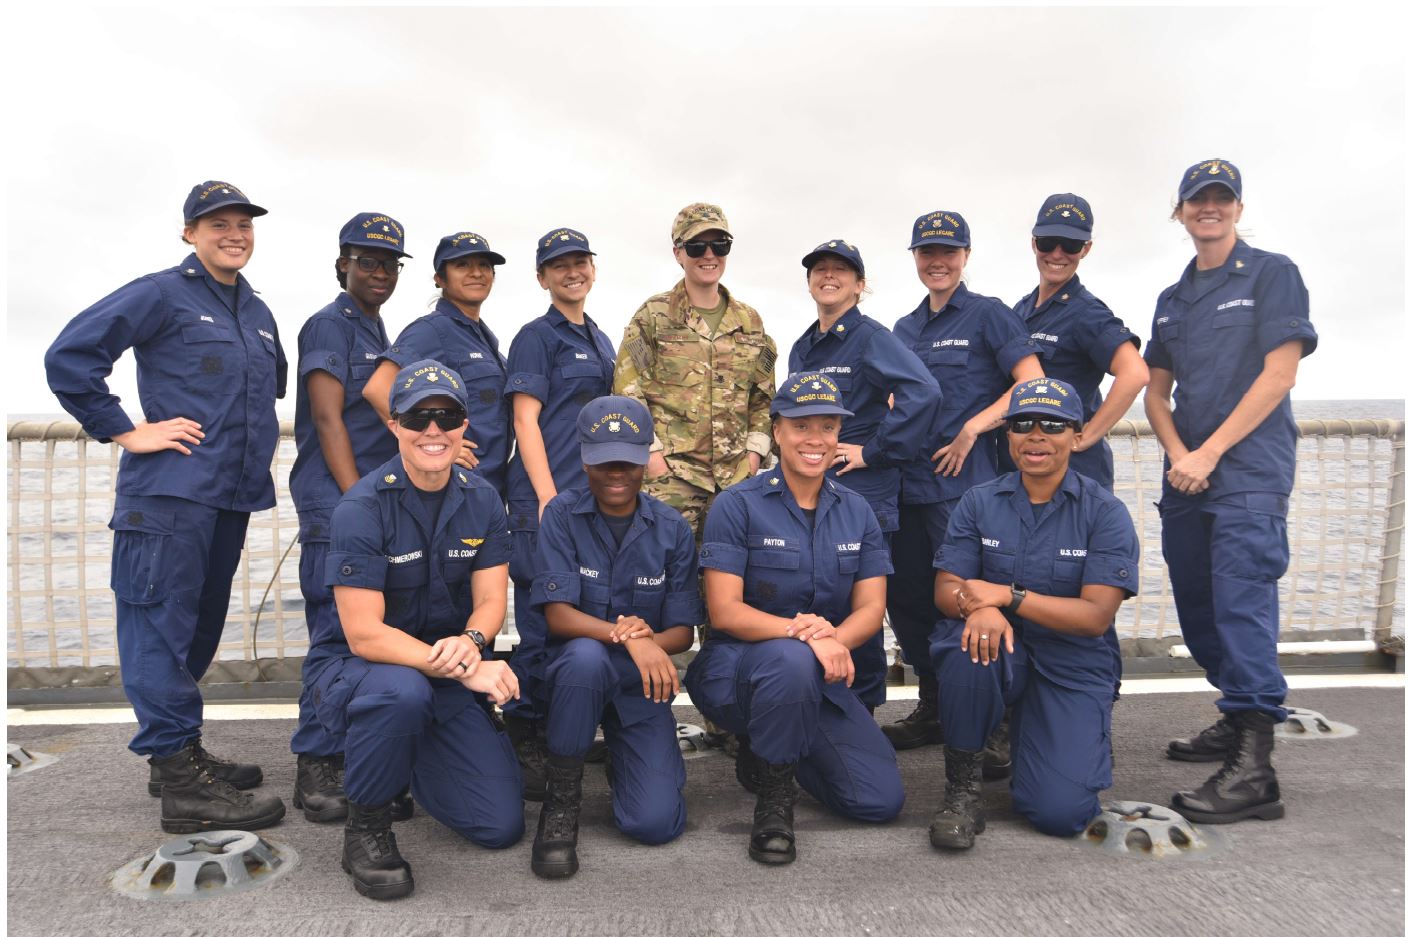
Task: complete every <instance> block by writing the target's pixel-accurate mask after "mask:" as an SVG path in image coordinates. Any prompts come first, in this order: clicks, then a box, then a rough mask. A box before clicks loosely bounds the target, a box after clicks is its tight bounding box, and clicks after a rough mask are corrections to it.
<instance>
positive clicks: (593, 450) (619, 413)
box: [577, 396, 655, 465]
mask: <svg viewBox="0 0 1408 937" xmlns="http://www.w3.org/2000/svg"><path fill="white" fill-rule="evenodd" d="M577 440H578V441H579V442H580V443H581V444H582V461H583V462H584V463H585V464H587V465H601V464H602V463H603V462H630V463H631V464H632V465H644V464H645V463H647V462H649V461H650V444H651V443H652V442H654V441H655V425H654V424H653V423H651V421H650V411H649V410H647V409H646V408H645V404H643V403H641V402H640V401H639V400H637V399H635V398H634V397H615V396H611V397H598V398H596V399H595V400H593V401H591V402H590V403H588V404H587V405H586V406H585V407H583V408H582V409H581V412H579V413H578V414H577Z"/></svg>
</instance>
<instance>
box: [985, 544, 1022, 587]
mask: <svg viewBox="0 0 1408 937" xmlns="http://www.w3.org/2000/svg"><path fill="white" fill-rule="evenodd" d="M1016 569H1017V558H1016V556H1014V555H1013V554H1012V553H1009V552H1007V551H1006V550H1001V549H998V548H996V547H989V546H986V545H984V546H983V573H982V578H983V579H985V580H987V581H988V582H996V583H1009V582H1012V581H1013V580H1014V579H1015V578H1016Z"/></svg>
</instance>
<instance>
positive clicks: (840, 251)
mask: <svg viewBox="0 0 1408 937" xmlns="http://www.w3.org/2000/svg"><path fill="white" fill-rule="evenodd" d="M827 254H831V255H832V256H834V257H840V258H841V259H842V260H844V261H845V262H846V263H848V264H850V265H851V266H852V267H854V268H855V271H856V275H857V276H859V277H860V278H861V279H862V280H864V279H865V261H863V260H861V259H860V248H858V247H856V246H855V245H854V244H852V243H851V242H850V241H847V240H844V239H842V238H833V239H832V240H830V241H823V242H821V243H820V244H818V245H817V246H816V247H813V248H812V251H811V253H810V254H808V255H807V256H805V257H803V258H802V266H803V267H806V268H807V269H808V270H811V268H812V267H813V266H815V265H816V262H817V261H818V260H820V259H821V258H822V257H824V256H826V255H827Z"/></svg>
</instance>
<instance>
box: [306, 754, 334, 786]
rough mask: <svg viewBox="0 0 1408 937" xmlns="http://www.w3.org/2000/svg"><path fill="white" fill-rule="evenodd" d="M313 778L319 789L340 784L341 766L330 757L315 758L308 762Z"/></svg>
mask: <svg viewBox="0 0 1408 937" xmlns="http://www.w3.org/2000/svg"><path fill="white" fill-rule="evenodd" d="M308 767H309V768H310V769H311V772H312V775H313V779H314V781H315V783H316V784H317V787H318V789H319V790H322V789H324V788H329V787H341V786H342V771H341V770H340V768H341V766H340V765H339V764H338V763H337V762H336V761H335V760H333V759H331V758H315V759H313V760H312V762H310V763H309V765H308Z"/></svg>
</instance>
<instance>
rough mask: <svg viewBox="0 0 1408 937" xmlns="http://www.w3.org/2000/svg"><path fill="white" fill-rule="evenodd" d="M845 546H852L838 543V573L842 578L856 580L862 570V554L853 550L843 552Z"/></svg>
mask: <svg viewBox="0 0 1408 937" xmlns="http://www.w3.org/2000/svg"><path fill="white" fill-rule="evenodd" d="M844 546H850V544H849V543H844V544H841V543H838V544H837V545H836V571H837V572H838V573H840V574H841V575H842V576H850V577H852V578H854V577H855V574H856V572H857V571H858V570H859V569H860V554H859V553H857V552H855V551H851V550H842V549H841V548H842V547H844Z"/></svg>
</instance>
